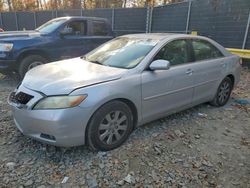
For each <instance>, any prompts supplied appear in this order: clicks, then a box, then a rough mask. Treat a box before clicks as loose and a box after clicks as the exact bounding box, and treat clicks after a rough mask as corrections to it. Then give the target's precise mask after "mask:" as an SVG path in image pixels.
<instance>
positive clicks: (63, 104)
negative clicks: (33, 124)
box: [33, 95, 87, 110]
mask: <svg viewBox="0 0 250 188" xmlns="http://www.w3.org/2000/svg"><path fill="white" fill-rule="evenodd" d="M86 98H87V95H80V96H68V95H67V96H53V97H46V98H44V99H42V100H40V101H39V102H38V103H37V104H36V105H35V107H34V108H33V109H34V110H38V109H59V108H71V107H75V106H77V105H79V104H80V103H81V102H82V101H83V100H84V99H86Z"/></svg>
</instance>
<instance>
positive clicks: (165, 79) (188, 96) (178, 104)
mask: <svg viewBox="0 0 250 188" xmlns="http://www.w3.org/2000/svg"><path fill="white" fill-rule="evenodd" d="M157 59H164V60H168V61H169V62H170V69H169V70H159V71H151V70H145V71H144V72H143V73H142V115H143V118H144V120H145V121H149V120H152V119H156V118H158V117H161V116H163V115H164V114H166V113H169V112H174V111H178V110H179V109H183V108H185V107H187V106H189V105H190V104H191V102H192V95H193V85H194V80H193V77H192V71H191V69H190V64H189V61H190V59H191V57H190V50H189V46H188V43H187V41H186V40H185V39H178V40H174V41H172V42H169V43H168V44H166V45H165V46H164V47H163V48H162V49H160V51H159V52H158V53H157V54H156V56H155V57H154V59H153V60H157Z"/></svg>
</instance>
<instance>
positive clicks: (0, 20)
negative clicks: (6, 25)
mask: <svg viewBox="0 0 250 188" xmlns="http://www.w3.org/2000/svg"><path fill="white" fill-rule="evenodd" d="M0 24H1V28H2V29H3V17H2V13H1V12H0Z"/></svg>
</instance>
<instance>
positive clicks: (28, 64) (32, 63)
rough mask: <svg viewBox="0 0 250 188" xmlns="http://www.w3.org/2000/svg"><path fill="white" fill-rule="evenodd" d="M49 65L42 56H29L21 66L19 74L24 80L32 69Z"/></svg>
mask: <svg viewBox="0 0 250 188" xmlns="http://www.w3.org/2000/svg"><path fill="white" fill-rule="evenodd" d="M45 63H47V60H46V59H45V58H44V57H42V56H40V55H29V56H27V57H25V58H24V59H23V60H22V61H21V64H20V66H19V69H18V73H19V75H20V77H21V78H23V77H24V76H25V74H26V72H28V71H29V70H30V69H33V68H34V67H37V66H39V65H42V64H45Z"/></svg>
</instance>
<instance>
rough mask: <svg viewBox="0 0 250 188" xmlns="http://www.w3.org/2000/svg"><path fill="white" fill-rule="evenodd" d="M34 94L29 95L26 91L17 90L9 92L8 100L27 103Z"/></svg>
mask: <svg viewBox="0 0 250 188" xmlns="http://www.w3.org/2000/svg"><path fill="white" fill-rule="evenodd" d="M33 97H34V96H32V95H29V94H27V93H23V92H19V93H17V94H16V93H15V92H13V93H11V94H10V101H11V102H14V103H17V104H27V103H28V102H29V101H30V100H31V99H32V98H33Z"/></svg>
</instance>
